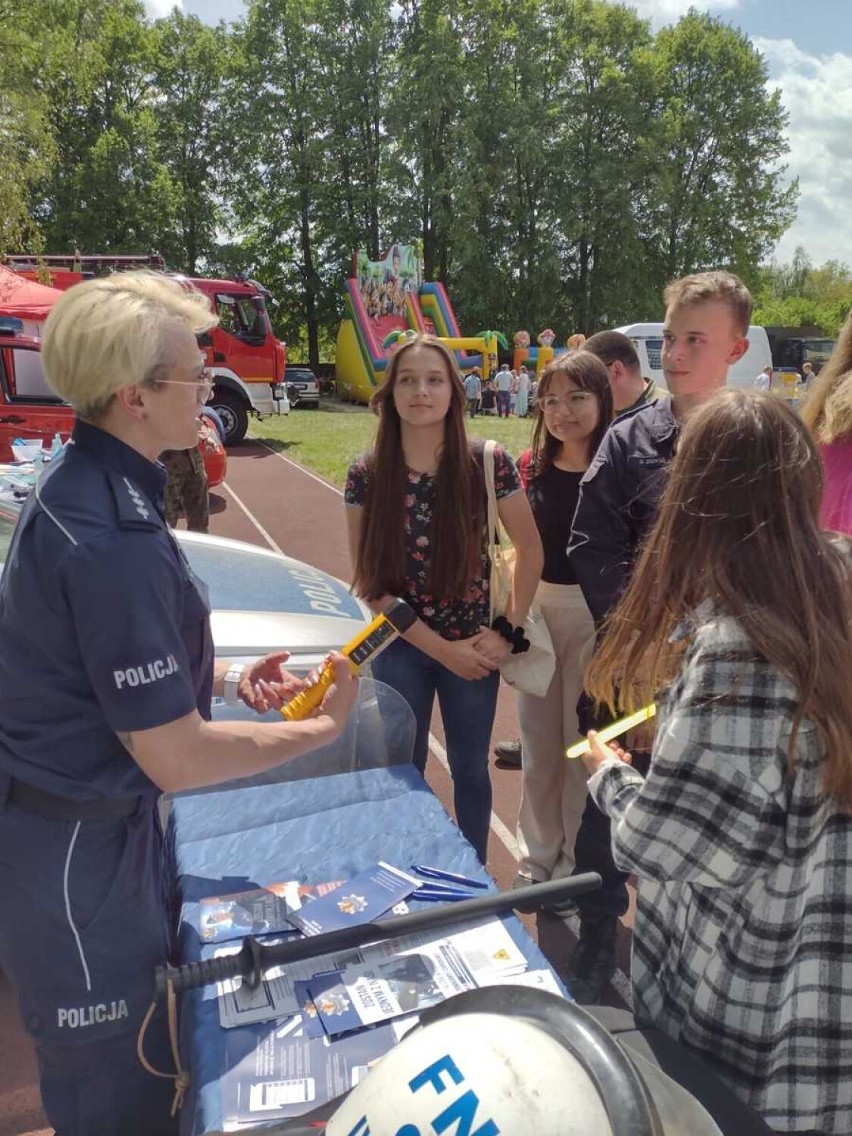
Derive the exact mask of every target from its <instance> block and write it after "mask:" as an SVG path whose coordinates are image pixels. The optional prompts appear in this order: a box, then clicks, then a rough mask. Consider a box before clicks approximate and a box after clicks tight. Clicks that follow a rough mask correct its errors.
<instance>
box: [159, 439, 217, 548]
mask: <svg viewBox="0 0 852 1136" xmlns="http://www.w3.org/2000/svg"><path fill="white" fill-rule="evenodd" d="M160 461H161V462H162V463H163V465H164V466H165V467H166V473H167V474H168V476H169V479H168V481H167V482H166V489H165V494H164V506H165V513H166V521H167V522H168V523H169V525H170V526H171V527H172V528H174V527H175V525H176V524H177V522H178V518H179V517H181V516H185V517H186V527H187V528H188V529H192V530H193V532H207V527H208V525H209V523H210V508H209V503H208V499H207V473H206V471H205V469H204V460H203V458H202V457H201V453H200V451H199V449H198V446H194V447H193V449H191V450H166V451H165V453H164V454H162V455H161V457H160Z"/></svg>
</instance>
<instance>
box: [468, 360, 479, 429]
mask: <svg viewBox="0 0 852 1136" xmlns="http://www.w3.org/2000/svg"><path fill="white" fill-rule="evenodd" d="M464 394H465V398H466V399H467V411H468V414H469V415H470V416H471V418H475V417H476V415H477V413H478V411H479V403H480V401H481V399H482V380H481V379H480V377H479V371H478V369H477V368H476V367H473V368H472V369H471V370H470V371H468V373H467V375H466V377H465V380H464Z"/></svg>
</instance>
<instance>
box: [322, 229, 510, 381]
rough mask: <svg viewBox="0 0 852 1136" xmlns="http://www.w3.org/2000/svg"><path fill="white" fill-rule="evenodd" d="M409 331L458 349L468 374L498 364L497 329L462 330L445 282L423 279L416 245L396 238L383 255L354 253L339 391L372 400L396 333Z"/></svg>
mask: <svg viewBox="0 0 852 1136" xmlns="http://www.w3.org/2000/svg"><path fill="white" fill-rule="evenodd" d="M407 331H414V332H428V333H429V334H430V335H437V336H438V337H439V338H440V339H441V340H443V342H444V343H445V344H446V346H447V347H449V348H450V350H451V351H453V352H455V355H456V360H457V362H458V364H459V368H460V370H461V372H462V375H463V376H464V374H465V373H466V372H467V371H469V370H470V369H471V368H473V367H478V368H479V370H480V373H481V375H482V377H483V378H487V376H488V374H489V373H490V372H491V371H493V370H495V369H496V364H497V336H496V334H495V333H494V332H480V333H479V335H476V336H467V337H466V336H463V335H462V334H461V332H460V331H459V326H458V323H457V322H456V317H455V313H454V312H453V306H452V304H451V303H450V298H449V296H448V295H447V291H446V289H445V288H444V285H443V284H440V283H438V282H427V281H424V280H423V279H422V269H421V262H420V257H419V255H418V250H417V248H416V247H415V246H414V245H403V244H393V245H391V247H390V248H389V249H388V251H387V253H386V254H385V255H384V256H383V257H382V258H381V259H380V260H370V258H369V257H368V256H367V254H366V253H365V252H363V251H359V252H356V253H355V255H354V256H353V260H352V276H351V277H350V279H349V280H347V281H346V287H345V290H344V315H343V320H342V321H341V324H340V329H339V331H338V333H337V355H336V359H335V367H336V377H337V393H338V396H339V397H340V398H348V399H352V400H353V401H355V402H369V400H370V396H371V395H372V393H373V391H374V390H375V389H376V387H377V386H379V385H380V384H381V382H382V379H383V378H384V372H385V366H386V365H387V361H388V357H389V354H390V352H391V351H392V349H393V348H392V346H389V345H390V344H391V343H392V340H393V339H394V338H395V336H394V333H395V332H396V333H399V332H407Z"/></svg>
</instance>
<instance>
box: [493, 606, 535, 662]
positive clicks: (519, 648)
mask: <svg viewBox="0 0 852 1136" xmlns="http://www.w3.org/2000/svg"><path fill="white" fill-rule="evenodd" d="M491 630H492V631H496V632H497V634H498V635H502V637H503V638H504V639H505V640H506V642H507V643H511V645H512V654H513V655H523V654H524V652H526V651H528V650H529V649H530V641H529V639H527V637H526V635H524V629H523V627H513V626H512V625H511V623H510V622H509V621H508V619H507V618H506V617H505V615H497V616H495V617H494V619H493V621H492V623H491Z"/></svg>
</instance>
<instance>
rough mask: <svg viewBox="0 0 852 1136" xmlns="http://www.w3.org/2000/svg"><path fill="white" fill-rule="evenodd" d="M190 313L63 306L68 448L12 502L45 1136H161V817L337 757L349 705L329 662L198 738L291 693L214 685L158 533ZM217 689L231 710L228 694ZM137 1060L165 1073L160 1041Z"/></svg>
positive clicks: (14, 954) (198, 386) (121, 280)
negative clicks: (310, 696)
mask: <svg viewBox="0 0 852 1136" xmlns="http://www.w3.org/2000/svg"><path fill="white" fill-rule="evenodd" d="M214 323H215V317H214V316H213V314H212V313H211V312H210V310H209V308H208V306H207V302H206V300H205V298H204V297H203V296H201V295H200V294H198V293H194V292H191V291H187V290H185V289H184V288H183V287H182V286H181V285H180V284H179V283H177V282H176V281H173V280H170V279H169V278H167V277H165V276H159V275H155V274H147V273H126V274H124V273H121V274H117V275H115V276H112V277H109V278H105V279H100V280H92V281H88V282H86V283H83V284H79V285H77V286H76V287H74V288H72V289H70V290H69V291H68V292H66V293H65V294H64V295H63V296H62V297H61V298H60V299H59V300H58V301H57V303H56V304H55V306H54V308H53V310H52V311H51V313H50V316H49V318H48V320H47V324H46V327H45V334H44V343H43V350H42V358H43V361H44V366H45V372H46V375H47V378H48V381H49V382H50V384H51V386H52V387H53V389H54V390H55V391H56V393H57V394H58V395H59V396H60V397H61V398H63V399H64V400H65V401H66V402H68V403H70V404H71V406H73V407H74V409H75V411H76V413H77V416H78V422H77V424H76V426H75V428H74V433H73V437H72V440H71V443H70V445H69V446H68V447H67V448H66V451H65V452H64V454H63V455H62V456H61V458H59V459H58V460H57V461H55V462H54V463H52V465H51V466H50V467H49V468H48V469H47V471H46V472H45V474H44V475H43V476H42V478H41V480H40V482H39V484H38V486H37V488H36V490H35V492H34V494H33V495H32V497H31V499H30V500H29V501H28V502H27V505H26V507H25V509H24V512H23V514H22V516H21V519H20V521H19V524H18V527H17V530H16V532H15V535H14V538H13V542H12V547H11V549H10V552H9V556H8V560H7V562H6V566H5V570H4V572H3V576H2V581H0V910H2V912H3V916H2V918H0V966H2V969H3V971H4V972H5V973H6V975H7V976H8V977H9V979H10V980H11V982H12V984H13V986H14V987H15V990H16V993H17V996H18V1000H19V1003H20V1009H21V1015H22V1018H23V1021H24V1025H25V1027H26V1029H27V1030H28V1032H29V1034H30V1035H31V1037H32V1038H33V1040H34V1042H35V1045H36V1049H37V1053H38V1060H39V1068H40V1075H41V1089H42V1098H43V1102H44V1107H45V1111H46V1113H47V1115H48V1118H49V1120H50V1122H51V1124H52V1125H53V1126H54V1128H55V1129H56V1132H57V1134H58V1136H115V1134H116V1133H121V1134H122V1136H133V1134H138V1136H143V1134H144V1136H159V1134H161V1133H172V1132H175V1131H176V1130H177V1129H176V1121H173V1120H172V1119H171V1118H170V1105H171V1097H172V1089H173V1084H172V1082H171V1081H168V1080H158V1079H156V1078H155V1077H153V1076H152V1075H151V1074H149V1073H147V1072H145V1070H144V1069H143V1068H142V1066H141V1065H140V1064H139V1062H138V1060H137V1056H136V1035H137V1033H138V1030H139V1026H140V1022H141V1019H142V1017H143V1015H144V1012H145V1010H146V1009H147V1007H148V1005H149V1003H150V1002H151V1000H152V992H153V974H154V969H155V967H156V966H158V965H160V964H162V963H164V962H165V961H166V960H167V959H168V957H169V953H170V932H171V928H170V925H169V924H170V920H169V914H168V901H167V892H168V885H169V880H168V878H167V871H166V869H165V867H164V860H163V855H162V841H161V832H160V829H159V825H158V812H157V799H158V795H159V793H160V792H161V791H176V790H181V789H191V788H194V787H199V786H203V785H209V784H215V783H217V782H220V781H223V780H227V779H229V778H232V777H235V776H247V775H249V774H252V773H255V772H259V771H261V770H264V769H267V768H270V767H272V766H274V765H277V764H279V763H281V762H282V761H285V760H286V759H288V758H290V757H295V756H297V755H298V754H301V753H304V752H305V751H307V750H310V749H312V748H314V747H316V746H319V745H324V744H327V743H328V742H330V741H332V740H333V739H334V738H335V737H336V736H337V735H338V734H339V733H340V731H341V729H342V727H343V724H344V721H345V719H346V716H347V714H348V712H349V710H350V708H351V706H352V703H353V701H354V699H355V697H356V693H357V681H356V680H353V679H352V678H351V677H350V675H349V671H348V668H347V667H346V665H345V662H344V660H343V659H342V657H341V656H336V657H335V658H334V667H335V680H336V681H335V683H334V684H333V685H332V687H331V688H330V689H329V691H328V694H327V695H326V698H325V700H324V702H323V704H322V706H321V708H320V711H319V713H318V714H317V716H315V717H314V718H311V719H308V720H306V721H304V722H299V723H289V722H284V721H283V720H282V721H281V722H280V723H277V722H276V723H261V722H253V721H247V722H236V723H211V722H210V721H209V720H208V719H209V717H210V700H211V695H213V694H219V695H227V694H229V693H230V695H231V696H233V698H234V700H236V697H235V694H239V696H241V697H242V698H243V699H244V701H246V702H248V703H249V704H250V705H254V707H255V709H257V710H266V709H267V708H268V707H269V706H270V705H280V703H281V700H282V698H284V697H286V696H287V695H288V694H290V693H292V692H293V690H294V689H295V688H297V687H298V686H299V685H301V684H299V683H298V682H297V680H295V679H293V678H292V676H289V675H288V674H287V672H286V671H283V670H282V666H281V664H282V663H283V661H284V659H286V655H284V654H279V655H271V656H267V657H266V658H264V659H260V660H258V661H257V662H256V663H255V664H254V665H253V666H251V667H250V668H248V669H247V670H246V671H245V673H243V674H242V675H240V674H233V673H232V674H229V675H226V674H225V673H223V671H224V668H223V667H221V666H218V667H217V666H216V665H215V664H214V659H213V645H212V641H211V636H210V626H209V618H208V617H209V608H208V604H207V599H206V589H205V587H204V585H203V584H202V583H201V582H200V581H199V580H198V579H196V578H195V577H194V576H193V573H192V571H191V569H190V568H189V565H188V564H187V562H186V561H185V559H184V558H183V556H182V554H181V551H180V548H179V546H178V545H177V543H176V541H175V539H174V537H173V535H172V534H171V532H170V530H169V529H168V527H167V526H166V524H165V521H164V519H163V514H162V493H163V487H164V484H165V473H164V470H163V468H162V466H161V465H159V464H158V461H157V458H158V456H159V454H160V453H162V451H163V450H167V449H185V448H187V447H189V446H192V445H194V444H195V442H196V439H197V429H198V421H197V420H198V415H199V411H200V407H201V405H202V404H203V402H204V400H205V398H206V396H207V394H208V393H209V385H208V381H207V376H206V372H205V370H204V359H203V357H202V355H201V353H200V351H199V348H198V344H197V341H196V336H197V335H198V334H200V333H202V332H204V331H206V330H208V329H209V328H210V327H211V326H212V325H213V324H214ZM226 687H227V688H229V690H226ZM152 1028H153V1032H152V1030H149V1034H148V1039H147V1041H146V1056H147V1057H148V1059H149V1061H150V1063H151V1064H152V1065H153V1066H155V1067H157V1068H160V1069H164V1070H170V1069H172V1067H173V1066H172V1064H171V1062H170V1058H169V1049H168V1045H167V1034H166V1030H165V1027H164V1025H163V1023H162V1022H160V1021H157V1020H155V1022H154V1026H153V1027H152Z"/></svg>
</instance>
